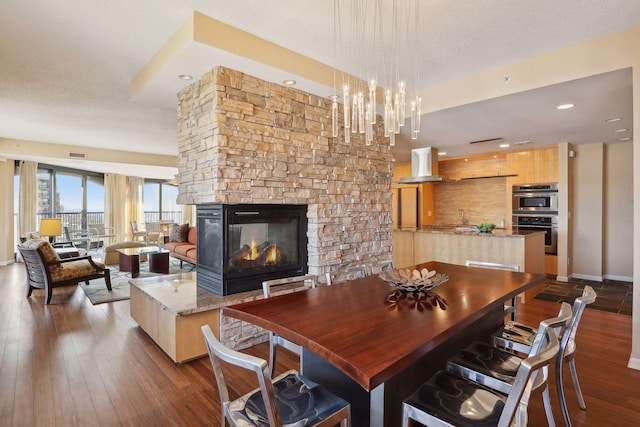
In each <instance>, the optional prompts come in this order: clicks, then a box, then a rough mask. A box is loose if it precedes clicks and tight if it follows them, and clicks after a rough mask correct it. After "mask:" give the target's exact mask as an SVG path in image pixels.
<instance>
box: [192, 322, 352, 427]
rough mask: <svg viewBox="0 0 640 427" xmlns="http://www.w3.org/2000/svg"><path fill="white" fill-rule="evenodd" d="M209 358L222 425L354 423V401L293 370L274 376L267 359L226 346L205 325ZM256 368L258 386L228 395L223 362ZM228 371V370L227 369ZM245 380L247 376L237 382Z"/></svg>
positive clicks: (254, 369)
mask: <svg viewBox="0 0 640 427" xmlns="http://www.w3.org/2000/svg"><path fill="white" fill-rule="evenodd" d="M202 333H203V335H204V340H205V343H206V345H207V351H208V353H209V359H210V361H211V365H212V367H213V373H214V375H215V378H216V382H217V386H218V392H219V393H220V402H221V405H222V414H221V418H222V427H225V426H226V422H225V420H226V421H228V422H229V424H230V425H231V426H238V427H247V426H260V427H263V426H270V427H280V426H283V425H286V426H322V427H325V426H326V427H329V426H331V427H333V426H335V425H337V424H340V426H341V427H348V426H350V425H351V405H350V404H349V402H347V401H346V400H343V399H341V398H339V397H338V396H335V395H333V394H331V393H330V392H329V391H327V390H326V389H324V388H323V387H321V386H320V385H318V384H315V383H313V382H311V381H310V380H308V379H306V378H304V377H303V376H302V375H300V374H299V373H298V372H297V371H295V370H290V371H287V372H284V373H283V374H281V375H279V376H278V377H277V378H274V379H271V369H270V368H269V365H268V364H267V361H266V360H264V359H261V358H259V357H255V356H251V355H249V354H245V353H241V352H239V351H236V350H233V349H230V348H228V347H226V346H224V345H223V344H222V343H220V341H218V339H217V338H216V336H215V335H214V334H213V332H212V330H211V328H210V327H209V325H204V326H202ZM222 362H225V363H226V364H230V365H234V366H237V367H240V368H243V369H247V370H249V371H253V372H254V373H255V374H256V376H257V379H258V384H259V387H258V388H257V389H254V390H252V391H250V392H249V393H246V394H244V395H242V394H241V393H242V392H240V393H239V394H240V395H241V397H239V398H238V399H235V400H231V399H230V397H229V389H228V387H227V379H228V378H229V376H225V373H224V372H223V371H224V369H223V364H222ZM226 373H227V374H228V373H229V372H226ZM241 383H242V384H246V380H242V381H238V383H237V384H236V385H240V384H241Z"/></svg>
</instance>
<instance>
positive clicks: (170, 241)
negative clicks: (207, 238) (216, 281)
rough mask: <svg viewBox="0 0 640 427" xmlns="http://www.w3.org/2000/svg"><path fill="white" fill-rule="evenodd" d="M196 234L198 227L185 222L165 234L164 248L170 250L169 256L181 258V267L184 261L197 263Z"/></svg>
mask: <svg viewBox="0 0 640 427" xmlns="http://www.w3.org/2000/svg"><path fill="white" fill-rule="evenodd" d="M185 226H186V227H185ZM181 227H182V229H181ZM196 235H197V234H196V227H189V226H188V224H183V225H182V226H178V227H175V229H174V230H172V232H171V233H170V235H169V236H165V242H164V248H165V249H167V250H168V251H169V256H172V257H174V258H177V259H179V260H180V268H182V262H183V261H186V262H188V263H189V264H193V265H196V259H197V258H196Z"/></svg>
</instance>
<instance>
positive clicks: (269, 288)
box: [262, 274, 318, 374]
mask: <svg viewBox="0 0 640 427" xmlns="http://www.w3.org/2000/svg"><path fill="white" fill-rule="evenodd" d="M293 284H301V285H302V286H303V287H305V288H315V287H316V286H318V276H316V275H315V274H307V275H304V276H293V277H285V278H282V279H273V280H265V281H264V282H262V294H263V296H264V297H265V298H269V297H271V296H272V295H273V288H275V287H277V286H284V285H293ZM277 346H280V347H284V348H286V349H287V350H289V351H292V352H294V353H295V354H297V355H300V354H301V353H302V349H301V348H300V346H299V345H297V344H294V343H292V342H291V341H289V340H286V339H284V338H282V337H281V336H278V335H277V334H275V333H274V332H271V331H269V368H270V369H271V373H272V374H273V371H275V367H276V348H277Z"/></svg>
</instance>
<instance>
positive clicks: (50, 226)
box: [40, 218, 62, 243]
mask: <svg viewBox="0 0 640 427" xmlns="http://www.w3.org/2000/svg"><path fill="white" fill-rule="evenodd" d="M61 234H62V219H60V218H43V219H41V220H40V236H48V237H49V243H53V238H54V237H55V236H59V235H61Z"/></svg>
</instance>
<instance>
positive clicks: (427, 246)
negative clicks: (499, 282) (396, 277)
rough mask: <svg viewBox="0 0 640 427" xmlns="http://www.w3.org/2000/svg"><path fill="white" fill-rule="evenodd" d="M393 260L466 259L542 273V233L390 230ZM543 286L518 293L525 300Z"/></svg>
mask: <svg viewBox="0 0 640 427" xmlns="http://www.w3.org/2000/svg"><path fill="white" fill-rule="evenodd" d="M392 239H393V262H394V265H395V266H396V267H405V266H411V265H416V264H420V263H422V262H425V261H430V260H433V261H440V262H447V263H451V264H458V265H465V263H466V262H467V260H469V261H477V262H489V263H497V264H511V265H517V266H519V268H520V271H523V272H527V273H536V274H543V273H544V232H543V231H541V232H534V233H530V234H526V235H522V234H516V233H515V232H512V231H511V230H493V231H492V232H491V233H480V232H477V231H461V230H459V229H457V228H456V227H449V228H440V229H438V228H434V229H399V230H393V234H392ZM542 289H544V283H541V284H539V285H537V286H535V287H534V288H531V289H529V290H527V292H525V293H524V294H523V295H521V296H520V298H521V301H522V302H525V301H527V300H529V299H531V298H533V296H535V295H536V294H537V293H539V292H540V291H541V290H542Z"/></svg>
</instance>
